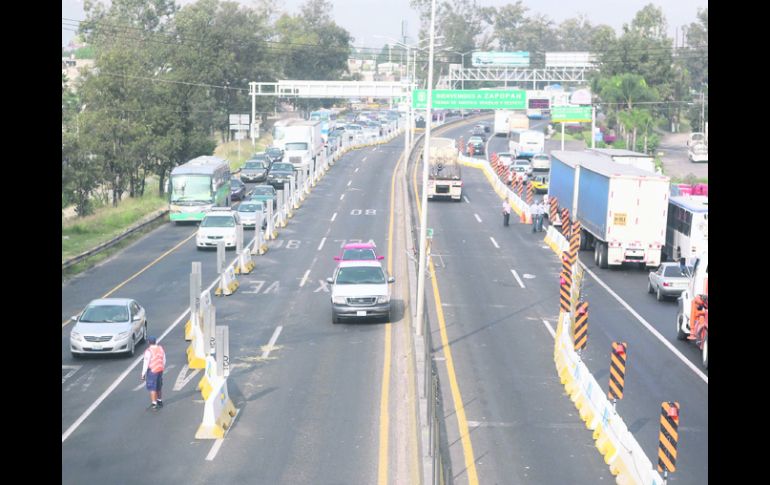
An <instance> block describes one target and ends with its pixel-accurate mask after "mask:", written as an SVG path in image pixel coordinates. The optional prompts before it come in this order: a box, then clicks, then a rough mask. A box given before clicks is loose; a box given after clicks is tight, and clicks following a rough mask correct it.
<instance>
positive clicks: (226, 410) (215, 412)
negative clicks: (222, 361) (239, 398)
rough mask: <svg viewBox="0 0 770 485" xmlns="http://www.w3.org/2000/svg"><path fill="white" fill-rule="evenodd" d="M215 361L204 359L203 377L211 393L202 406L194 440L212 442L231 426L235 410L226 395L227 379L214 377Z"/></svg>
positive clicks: (210, 358) (212, 358) (222, 435)
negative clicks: (201, 417)
mask: <svg viewBox="0 0 770 485" xmlns="http://www.w3.org/2000/svg"><path fill="white" fill-rule="evenodd" d="M216 367H217V364H216V360H214V357H212V356H209V357H208V358H207V359H206V373H205V375H204V377H205V378H206V380H207V382H208V383H210V386H211V391H210V392H209V394H208V396H207V397H206V398H205V399H206V403H205V404H204V405H203V421H201V424H200V426H198V430H197V431H196V432H195V439H199V440H206V439H209V440H213V439H219V438H223V437H224V436H225V430H226V429H228V428H229V427H230V424H232V420H233V417H234V416H235V413H236V410H235V406H234V405H233V402H232V400H230V396H229V395H228V393H227V378H224V377H220V376H218V375H216Z"/></svg>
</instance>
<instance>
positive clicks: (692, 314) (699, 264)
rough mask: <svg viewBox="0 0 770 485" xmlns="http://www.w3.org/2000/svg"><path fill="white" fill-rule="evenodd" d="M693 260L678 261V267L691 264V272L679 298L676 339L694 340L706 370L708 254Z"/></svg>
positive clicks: (683, 259)
mask: <svg viewBox="0 0 770 485" xmlns="http://www.w3.org/2000/svg"><path fill="white" fill-rule="evenodd" d="M693 259H694V261H692V262H691V261H687V260H686V259H685V258H682V259H681V260H680V266H683V265H685V263H690V262H691V263H692V266H693V271H692V273H691V274H689V276H690V283H689V284H688V286H687V289H686V290H684V291H683V292H682V294H681V295H680V296H679V300H678V304H679V310H678V311H677V315H676V338H677V339H678V340H694V341H695V343H696V344H697V345H698V347H699V348H700V349H701V353H702V361H703V367H705V368H706V369H708V277H709V260H708V253H704V254H702V255H701V256H699V257H696V258H693ZM704 311H705V313H704ZM704 317H705V321H704Z"/></svg>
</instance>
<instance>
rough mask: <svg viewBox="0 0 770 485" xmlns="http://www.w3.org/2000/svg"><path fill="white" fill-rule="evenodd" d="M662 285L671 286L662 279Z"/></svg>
mask: <svg viewBox="0 0 770 485" xmlns="http://www.w3.org/2000/svg"><path fill="white" fill-rule="evenodd" d="M663 286H671V283H666V282H665V281H664V282H663Z"/></svg>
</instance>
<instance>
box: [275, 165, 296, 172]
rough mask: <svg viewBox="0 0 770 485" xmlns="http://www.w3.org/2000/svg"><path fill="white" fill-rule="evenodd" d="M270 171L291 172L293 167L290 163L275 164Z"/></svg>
mask: <svg viewBox="0 0 770 485" xmlns="http://www.w3.org/2000/svg"><path fill="white" fill-rule="evenodd" d="M271 170H272V171H273V172H293V171H294V165H292V164H290V163H276V164H275V165H273V168H271Z"/></svg>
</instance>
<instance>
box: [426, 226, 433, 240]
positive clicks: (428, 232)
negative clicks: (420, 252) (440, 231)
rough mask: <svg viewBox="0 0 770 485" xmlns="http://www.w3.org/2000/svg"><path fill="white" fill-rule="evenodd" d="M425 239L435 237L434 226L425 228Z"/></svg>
mask: <svg viewBox="0 0 770 485" xmlns="http://www.w3.org/2000/svg"><path fill="white" fill-rule="evenodd" d="M425 239H433V228H432V227H426V228H425Z"/></svg>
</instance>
